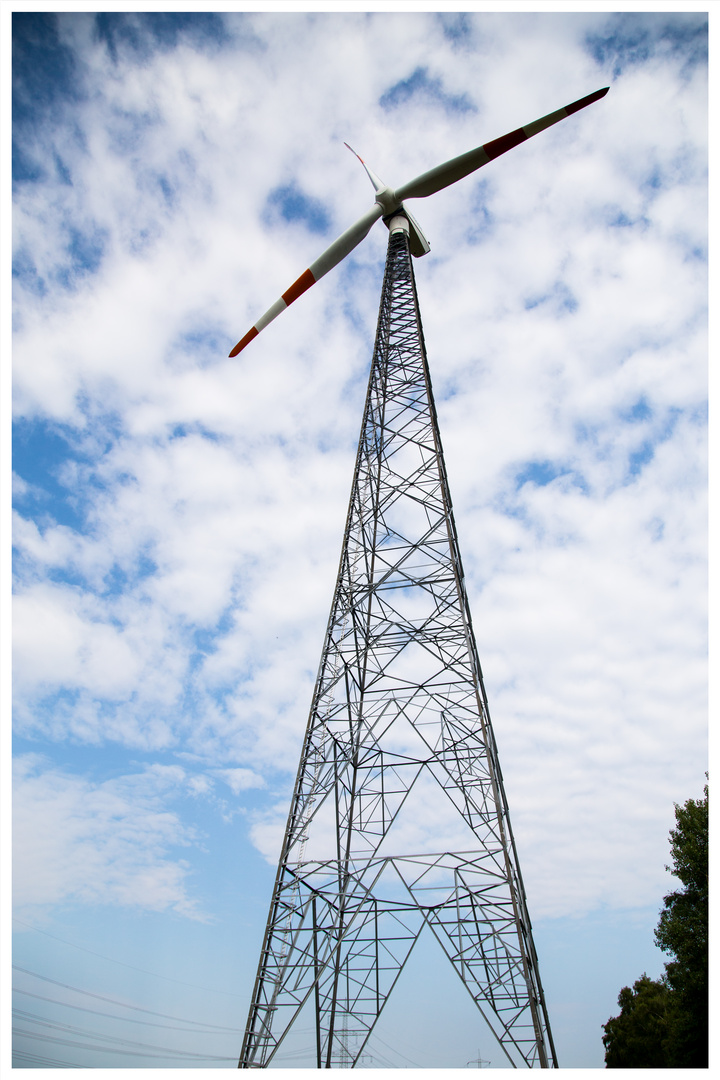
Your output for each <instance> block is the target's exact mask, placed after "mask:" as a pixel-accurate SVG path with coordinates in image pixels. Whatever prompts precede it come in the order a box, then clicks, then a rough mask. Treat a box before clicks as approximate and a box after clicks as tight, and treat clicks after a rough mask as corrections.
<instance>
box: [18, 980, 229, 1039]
mask: <svg viewBox="0 0 720 1080" xmlns="http://www.w3.org/2000/svg"><path fill="white" fill-rule="evenodd" d="M12 989H13V993H14V994H23V995H24V996H25V997H31V998H36V999H37V1000H38V1001H48V1002H49V1003H50V1004H51V1005H62V1007H63V1008H66V1009H75V1010H76V1011H77V1012H86V1013H91V1014H92V1015H93V1016H106V1017H108V1019H110V1020H124V1021H125V1022H126V1023H129V1024H142V1025H143V1026H144V1027H156V1028H166V1029H167V1030H168V1031H187V1032H192V1033H193V1034H195V1035H215V1034H217V1033H218V1032H219V1033H220V1034H226V1035H242V1030H241V1029H240V1028H229V1027H219V1026H216V1025H215V1024H208V1025H207V1031H201V1030H199V1029H198V1030H196V1029H195V1028H187V1027H178V1026H177V1025H176V1024H158V1023H157V1022H156V1021H154V1020H141V1019H140V1018H139V1017H138V1016H120V1015H119V1014H118V1013H109V1012H101V1011H100V1009H88V1007H87V1005H73V1004H71V1002H69V1001H60V1000H59V999H58V998H50V997H45V996H44V994H33V993H32V991H30V990H21V989H20V987H19V986H13V988H12ZM86 993H89V991H86ZM107 1000H111V999H109V998H108V999H107ZM118 1004H122V1005H123V1007H126V1006H125V1005H124V1002H118ZM177 1019H180V1017H178V1018H177ZM190 1023H193V1024H201V1023H202V1021H201V1020H192V1021H190Z"/></svg>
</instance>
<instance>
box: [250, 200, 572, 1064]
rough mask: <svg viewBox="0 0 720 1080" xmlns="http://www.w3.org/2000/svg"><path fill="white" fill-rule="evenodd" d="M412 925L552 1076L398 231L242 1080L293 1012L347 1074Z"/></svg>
mask: <svg viewBox="0 0 720 1080" xmlns="http://www.w3.org/2000/svg"><path fill="white" fill-rule="evenodd" d="M423 817H424V818H425V819H426V820H428V818H429V820H430V821H431V823H432V824H431V828H432V839H431V840H428V829H427V828H423V827H422V826H423V820H422V819H423ZM453 823H455V824H456V826H457V828H456V829H455V830H454V831H453ZM457 837H459V838H460V840H459V842H458V840H457V839H456V838H457ZM437 848H440V850H437ZM424 927H428V928H429V930H430V931H431V932H432V933H433V934H434V935H435V937H436V939H437V941H438V942H439V944H440V945H441V947H442V949H443V950H444V952H445V954H446V955H447V957H448V960H449V961H450V963H451V964H452V965H453V967H454V968H455V970H456V971H457V973H458V975H459V976H460V978H461V979H462V981H463V983H464V984H465V986H466V987H467V989H468V991H469V992H470V994H471V995H472V997H473V999H474V1001H475V1003H476V1005H477V1007H478V1009H479V1010H480V1012H481V1013H482V1015H483V1017H484V1018H485V1020H486V1022H487V1023H488V1025H489V1027H490V1028H491V1029H492V1031H493V1032H494V1034H495V1036H496V1038H497V1040H498V1042H499V1043H500V1045H501V1047H502V1049H503V1051H504V1052H505V1055H506V1057H507V1058H508V1059H509V1061H510V1062H511V1064H512V1065H514V1066H516V1067H517V1066H520V1067H523V1066H528V1067H533V1066H538V1065H539V1066H542V1067H557V1059H556V1055H555V1050H554V1046H553V1042H552V1035H551V1032H550V1024H549V1021H548V1016H547V1010H546V1006H545V1000H544V996H543V991H542V986H541V982H540V974H539V971H538V964H537V957H536V953H535V948H534V945H533V940H532V932H531V925H530V919H529V916H528V911H527V904H526V899H525V891H524V888H523V883H522V878H521V875H520V867H519V864H518V859H517V854H516V851H515V842H514V839H513V835H512V830H511V827H510V818H509V815H508V807H507V801H506V798H505V792H504V789H503V781H502V773H501V771H500V765H499V762H498V755H497V749H496V745H495V738H494V735H493V730H492V726H491V723H490V716H489V713H488V707H487V699H486V696H485V689H484V686H483V680H482V673H481V670H480V663H479V660H478V656H477V648H476V645H475V638H474V635H473V630H472V623H471V619H470V610H469V607H468V601H467V596H466V593H465V584H464V578H463V570H462V563H461V560H460V551H459V548H458V541H457V535H456V530H455V522H454V519H453V512H452V504H451V501H450V491H449V488H448V482H447V477H446V473H445V464H444V459H443V452H442V446H441V443H440V433H439V430H438V423H437V417H436V413H435V405H434V401H433V395H432V388H431V384H430V374H429V370H428V365H427V358H426V353H425V345H424V341H423V334H422V327H421V322H420V312H419V309H418V302H417V293H416V290H415V280H414V275H413V269H412V262H411V258H410V248H409V239H408V232H407V222H406V221H405V220H404V219H398V218H395V219H394V220H393V221H392V222H391V233H390V239H389V245H388V255H387V263H386V269H385V277H384V282H383V290H382V299H381V303H380V314H379V319H378V328H377V337H376V343H375V351H374V355H373V362H372V369H371V372H370V381H369V386H368V393H367V399H366V404H365V413H364V418H363V423H362V430H361V434H360V441H359V446H358V454H357V461H356V465H355V474H354V479H353V485H352V492H351V496H350V506H349V511H348V517H347V523H346V527H345V537H344V541H343V547H342V555H341V559H340V569H339V573H338V579H337V584H336V587H335V595H334V599H333V603H332V610H331V613H330V619H329V622H328V628H327V634H326V638H325V644H324V647H323V652H322V658H321V661H320V668H319V673H318V677H317V682H316V685H315V691H314V696H313V702H312V707H311V710H310V718H309V722H308V727H307V732H306V735H305V741H304V744H303V748H302V754H301V759H300V767H299V770H298V775H297V780H296V783H295V789H294V793H293V797H292V804H291V808H290V814H289V817H288V823H287V828H286V832H285V838H284V842H283V846H282V853H281V856H280V862H279V866H278V872H277V878H276V882H275V888H274V892H273V897H272V901H271V905H270V913H269V917H268V922H267V927H266V931H265V938H264V941H263V945H262V952H261V957H260V963H259V967H258V973H257V978H256V981H255V987H254V992H253V998H252V1004H251V1007H250V1013H249V1017H248V1022H247V1029H246V1033H245V1038H244V1042H243V1047H242V1054H241V1057H240V1063H239V1067H240V1068H263V1067H266V1066H268V1065H270V1064H271V1062H273V1059H274V1058H275V1055H276V1052H277V1051H278V1049H279V1047H280V1045H281V1043H282V1042H283V1040H284V1039H285V1037H286V1035H288V1033H289V1032H290V1030H291V1029H292V1026H293V1024H294V1022H295V1021H296V1020H297V1018H298V1017H299V1015H300V1013H301V1012H302V1014H303V1017H304V1021H303V1023H306V1022H307V1017H308V1016H312V1017H313V1020H314V1029H315V1046H316V1064H317V1067H318V1068H343V1067H345V1068H352V1067H354V1066H355V1065H356V1064H357V1063H358V1062H359V1060H360V1055H361V1053H362V1050H363V1047H364V1046H365V1044H366V1042H367V1040H368V1038H369V1037H370V1034H371V1033H372V1030H373V1027H374V1025H375V1023H376V1021H377V1020H378V1017H379V1016H380V1013H381V1012H382V1009H383V1007H384V1005H385V1003H386V1002H387V1000H388V996H389V994H390V992H391V990H392V989H393V987H394V985H395V983H396V981H397V979H398V977H399V976H400V974H401V972H402V970H403V967H404V966H405V964H406V962H407V959H408V957H409V955H410V952H411V950H412V948H413V945H414V944H415V942H416V941H417V938H418V935H419V934H420V931H421V930H422V929H423V928H424Z"/></svg>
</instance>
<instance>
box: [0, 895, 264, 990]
mask: <svg viewBox="0 0 720 1080" xmlns="http://www.w3.org/2000/svg"><path fill="white" fill-rule="evenodd" d="M12 918H13V922H17V923H20V925H21V926H27V928H28V930H34V931H35V933H36V934H43V935H44V936H45V937H49V938H52V939H53V941H60V942H62V944H63V945H69V946H70V947H71V948H72V949H79V950H80V952H85V953H89V954H90V956H97V957H99V959H100V960H108V961H109V962H110V963H111V964H120V965H121V967H126V968H130V970H131V971H139V972H140V973H141V974H142V975H152V977H153V978H155V979H164V980H165V981H166V982H172V983H177V984H178V985H179V986H190V987H192V989H193V990H205V991H206V992H208V993H211V994H225V995H226V996H227V997H238V998H239V997H243V996H244V995H243V994H235V993H233V991H232V990H217V989H215V988H213V987H211V986H198V985H197V983H190V982H185V981H184V980H183V979H173V978H171V977H170V976H169V975H159V974H158V972H157V971H148V970H147V969H146V968H139V967H135V965H134V964H127V963H125V961H124V960H116V959H115V958H114V957H112V956H103V954H102V953H99V952H94V951H93V950H92V949H86V948H85V946H84V945H76V944H75V942H74V941H68V940H67V939H66V938H61V937H58V936H57V934H50V933H48V931H47V930H40V929H38V927H37V926H33V925H32V924H31V923H28V922H25V921H24V919H19V918H18V917H17V915H13V917H12Z"/></svg>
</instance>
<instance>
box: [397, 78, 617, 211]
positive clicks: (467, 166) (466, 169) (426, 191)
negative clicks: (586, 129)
mask: <svg viewBox="0 0 720 1080" xmlns="http://www.w3.org/2000/svg"><path fill="white" fill-rule="evenodd" d="M609 89H610V87H609V86H605V87H604V88H603V89H602V90H596V91H595V93H594V94H588V95H587V97H584V98H580V99H579V100H578V101H573V102H572V103H571V104H570V105H566V106H565V107H564V108H563V109H558V110H557V112H553V113H548V115H547V116H542V117H541V118H540V119H539V120H534V121H533V122H532V123H531V124H526V125H525V127H521V128H517V130H516V131H510V132H509V133H508V134H507V135H502V136H501V137H500V138H499V139H493V141H492V142H488V143H484V144H483V145H482V146H478V147H477V149H475V150H469V151H468V152H467V153H466V154H460V156H459V157H456V158H452V159H451V160H450V161H446V162H445V163H444V164H443V165H436V167H435V168H434V169H430V170H428V172H425V173H422V174H421V175H420V176H416V177H415V179H414V180H411V181H410V182H409V183H407V184H403V185H402V187H399V188H397V189H396V191H395V194H396V195H397V197H398V199H399V201H400V202H402V201H403V199H424V198H425V197H426V196H427V195H434V194H435V192H436V191H442V189H443V188H446V187H449V186H450V184H454V183H455V182H456V181H457V180H462V178H463V177H464V176H468V175H469V174H470V173H472V172H475V171H476V169H480V168H482V166H483V165H487V163H488V162H489V161H492V160H493V158H496V157H500V155H501V154H504V153H506V152H507V151H508V150H512V148H513V147H514V146H519V145H520V143H522V142H525V140H526V139H531V138H532V136H533V135H537V134H538V132H540V131H544V130H545V128H549V127H552V125H553V124H557V123H558V121H559V120H564V119H565V117H566V116H570V115H571V114H572V113H575V112H578V111H579V110H580V109H584V108H585V107H586V105H592V103H593V102H594V101H599V100H600V98H603V97H605V95H606V94H607V92H608V90H609Z"/></svg>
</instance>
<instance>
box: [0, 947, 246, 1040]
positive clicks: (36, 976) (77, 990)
mask: <svg viewBox="0 0 720 1080" xmlns="http://www.w3.org/2000/svg"><path fill="white" fill-rule="evenodd" d="M13 971H21V972H22V973H23V974H24V975H31V976H32V977H33V978H34V979H42V980H43V982H49V983H52V984H53V985H54V986H61V987H62V988H63V989H64V990H73V991H74V992H75V993H76V994H85V995H86V996H87V997H92V998H97V999H98V1000H99V1001H107V1002H109V1004H111V1005H120V1006H121V1007H122V1008H123V1009H134V1010H136V1011H137V1012H143V1013H147V1014H148V1016H159V1017H161V1019H163V1020H177V1021H178V1023H181V1024H194V1025H196V1026H199V1027H204V1028H208V1029H210V1030H214V1031H225V1032H232V1033H234V1034H235V1033H236V1032H235V1029H234V1028H221V1027H219V1026H217V1025H215V1024H206V1023H205V1022H204V1021H203V1020H187V1019H185V1017H181V1016H170V1015H168V1014H167V1013H159V1012H155V1011H154V1010H153V1009H144V1008H143V1007H142V1006H141V1005H129V1004H128V1003H127V1002H125V1001H118V1000H117V998H111V997H106V996H105V995H104V994H95V993H93V992H92V991H91V990H82V989H81V988H80V987H79V986H71V985H70V984H69V983H63V982H59V981H58V980H57V979H51V978H50V977H49V976H48V975H39V974H38V973H37V972H36V971H30V970H29V969H28V968H24V967H20V966H19V965H18V964H13ZM21 992H22V991H21Z"/></svg>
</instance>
